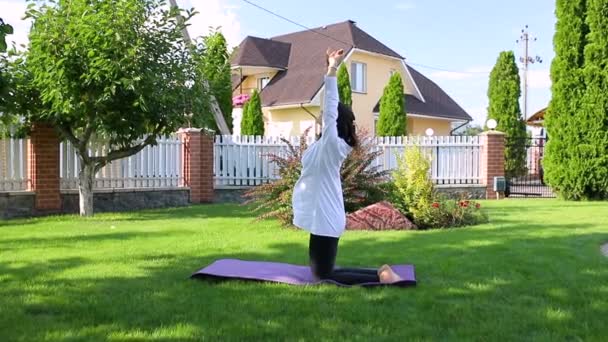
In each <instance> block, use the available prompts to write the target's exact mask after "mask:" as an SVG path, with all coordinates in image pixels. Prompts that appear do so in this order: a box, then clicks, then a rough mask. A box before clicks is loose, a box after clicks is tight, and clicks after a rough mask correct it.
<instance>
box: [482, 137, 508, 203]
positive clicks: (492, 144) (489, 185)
mask: <svg viewBox="0 0 608 342" xmlns="http://www.w3.org/2000/svg"><path fill="white" fill-rule="evenodd" d="M480 138H481V165H480V176H481V182H482V184H484V185H485V186H486V198H487V199H496V198H497V197H496V193H495V192H494V177H501V176H504V175H505V134H504V133H502V132H498V131H487V132H483V133H481V134H480ZM503 196H504V194H502V193H500V194H499V195H498V198H502V197H503Z"/></svg>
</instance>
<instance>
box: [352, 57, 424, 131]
mask: <svg viewBox="0 0 608 342" xmlns="http://www.w3.org/2000/svg"><path fill="white" fill-rule="evenodd" d="M352 62H359V63H365V64H366V68H367V71H366V76H367V83H366V88H367V92H366V93H364V94H363V93H356V92H354V91H353V111H354V112H355V117H356V120H357V126H358V127H360V128H363V129H365V130H367V131H368V132H374V112H373V111H374V107H375V106H376V104H377V103H378V101H379V100H380V97H382V92H383V90H384V87H385V86H386V84H387V83H388V81H389V79H390V75H391V74H390V73H391V70H397V71H398V72H399V73H401V78H402V79H403V80H404V90H405V92H406V93H409V94H413V93H414V88H413V86H412V85H410V84H408V82H405V81H406V80H407V78H406V74H405V70H404V68H403V64H402V63H401V61H400V60H397V59H392V58H387V57H382V56H379V55H371V54H367V53H362V52H354V53H353V54H352V55H351V56H350V57H349V58H348V59H346V60H345V61H344V63H345V64H346V67H347V69H348V72H349V74H352V72H351V63H352Z"/></svg>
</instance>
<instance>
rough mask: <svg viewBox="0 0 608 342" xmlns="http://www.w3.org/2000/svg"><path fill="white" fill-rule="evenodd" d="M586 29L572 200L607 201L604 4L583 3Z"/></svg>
mask: <svg viewBox="0 0 608 342" xmlns="http://www.w3.org/2000/svg"><path fill="white" fill-rule="evenodd" d="M587 8H588V10H587V18H586V23H587V25H588V27H589V33H588V35H587V44H586V45H585V50H584V57H585V62H584V65H583V80H584V81H585V84H584V85H585V93H584V95H583V98H582V104H581V106H580V109H579V110H578V111H576V114H575V118H574V125H575V129H576V131H577V132H578V138H579V143H577V144H576V145H574V146H571V147H572V148H573V152H574V153H573V156H575V158H574V160H575V161H576V163H571V166H572V167H573V168H574V170H572V174H571V175H572V176H574V178H573V179H570V181H569V182H568V184H570V185H573V187H572V188H570V187H567V188H565V189H562V191H563V192H564V190H565V192H564V195H566V196H567V197H568V198H572V199H608V15H607V14H608V0H588V1H587Z"/></svg>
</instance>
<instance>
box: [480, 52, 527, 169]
mask: <svg viewBox="0 0 608 342" xmlns="http://www.w3.org/2000/svg"><path fill="white" fill-rule="evenodd" d="M520 95H521V88H520V78H519V68H518V67H517V64H516V63H515V55H514V54H513V51H503V52H501V53H500V55H499V56H498V59H497V60H496V65H495V66H494V68H493V69H492V72H491V73H490V83H489V85H488V100H489V106H488V119H494V120H496V121H497V122H498V126H497V127H496V129H497V130H498V131H501V132H504V133H505V134H506V142H505V144H506V145H505V174H506V175H507V176H508V177H516V176H520V175H522V174H525V172H526V151H527V148H526V144H527V139H526V138H527V133H526V124H525V122H524V120H523V118H522V116H521V109H520V107H519V97H520Z"/></svg>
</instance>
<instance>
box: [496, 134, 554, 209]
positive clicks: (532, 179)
mask: <svg viewBox="0 0 608 342" xmlns="http://www.w3.org/2000/svg"><path fill="white" fill-rule="evenodd" d="M546 142H547V140H546V139H545V138H529V137H526V138H523V139H507V142H506V145H505V177H506V179H507V189H506V191H505V195H506V196H507V197H555V194H554V193H553V191H552V189H551V187H549V186H548V185H547V184H546V183H545V180H544V172H543V165H542V160H543V157H544V155H545V145H546Z"/></svg>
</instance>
